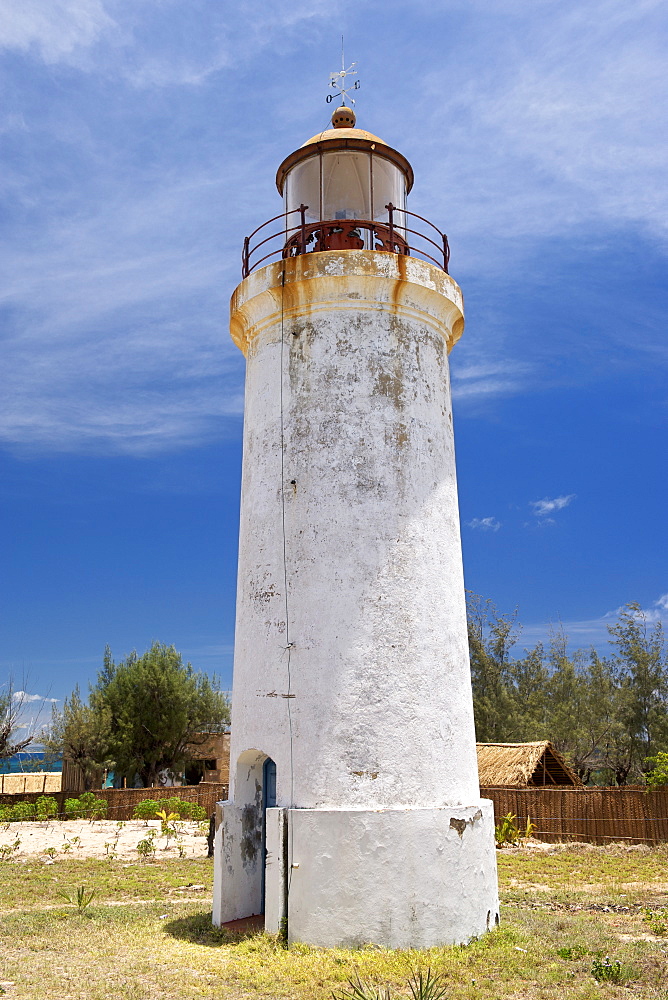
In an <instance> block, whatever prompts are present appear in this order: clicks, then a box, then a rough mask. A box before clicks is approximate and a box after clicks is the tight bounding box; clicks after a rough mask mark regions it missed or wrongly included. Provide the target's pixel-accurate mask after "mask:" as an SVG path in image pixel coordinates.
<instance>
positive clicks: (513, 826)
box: [494, 813, 520, 844]
mask: <svg viewBox="0 0 668 1000" xmlns="http://www.w3.org/2000/svg"><path fill="white" fill-rule="evenodd" d="M516 820H517V816H515V814H514V813H507V814H506V815H505V816H502V817H501V822H500V823H499V825H498V826H497V827H495V829H494V838H495V840H496V842H497V844H516V843H517V842H518V840H519V839H520V830H519V827H518V825H517V822H516Z"/></svg>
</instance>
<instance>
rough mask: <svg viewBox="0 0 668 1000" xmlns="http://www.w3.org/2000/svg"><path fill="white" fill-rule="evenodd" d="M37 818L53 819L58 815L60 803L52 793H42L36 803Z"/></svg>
mask: <svg viewBox="0 0 668 1000" xmlns="http://www.w3.org/2000/svg"><path fill="white" fill-rule="evenodd" d="M35 811H36V813H37V819H51V818H52V817H54V816H57V815H58V803H57V802H56V800H55V799H53V798H51V796H50V795H40V797H39V798H38V799H37V802H36V803H35Z"/></svg>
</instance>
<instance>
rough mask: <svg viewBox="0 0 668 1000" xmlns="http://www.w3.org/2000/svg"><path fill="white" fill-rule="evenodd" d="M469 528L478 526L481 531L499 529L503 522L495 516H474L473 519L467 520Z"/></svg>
mask: <svg viewBox="0 0 668 1000" xmlns="http://www.w3.org/2000/svg"><path fill="white" fill-rule="evenodd" d="M466 526H467V528H478V529H479V530H480V531H498V530H499V528H500V527H501V522H500V521H497V519H496V518H495V517H474V518H473V519H472V520H471V521H466Z"/></svg>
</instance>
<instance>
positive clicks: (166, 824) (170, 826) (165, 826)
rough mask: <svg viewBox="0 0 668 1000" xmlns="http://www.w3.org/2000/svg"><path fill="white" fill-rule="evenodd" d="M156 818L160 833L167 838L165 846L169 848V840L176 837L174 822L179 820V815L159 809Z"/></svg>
mask: <svg viewBox="0 0 668 1000" xmlns="http://www.w3.org/2000/svg"><path fill="white" fill-rule="evenodd" d="M157 817H158V819H159V820H160V832H161V833H162V835H163V837H166V838H167V845H168V846H169V838H170V837H174V836H175V835H176V829H175V827H174V822H175V820H177V819H178V818H179V814H178V813H175V812H170V813H168V812H167V810H166V809H160V810H159V812H158V813H157Z"/></svg>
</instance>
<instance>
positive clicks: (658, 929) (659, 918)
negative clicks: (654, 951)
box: [643, 906, 668, 937]
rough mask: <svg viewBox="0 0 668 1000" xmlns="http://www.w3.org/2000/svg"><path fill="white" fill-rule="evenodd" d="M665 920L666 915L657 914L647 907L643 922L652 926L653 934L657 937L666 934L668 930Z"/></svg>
mask: <svg viewBox="0 0 668 1000" xmlns="http://www.w3.org/2000/svg"><path fill="white" fill-rule="evenodd" d="M664 918H665V914H664V913H661V912H659V913H657V912H656V911H655V910H651V909H650V908H649V907H647V906H646V907H645V916H644V917H643V920H644V921H645V923H647V924H649V925H650V930H651V931H652V934H656V936H657V937H660V936H661V935H662V934H665V933H666V931H667V930H668V926H667V925H666V921H665V919H664Z"/></svg>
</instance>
